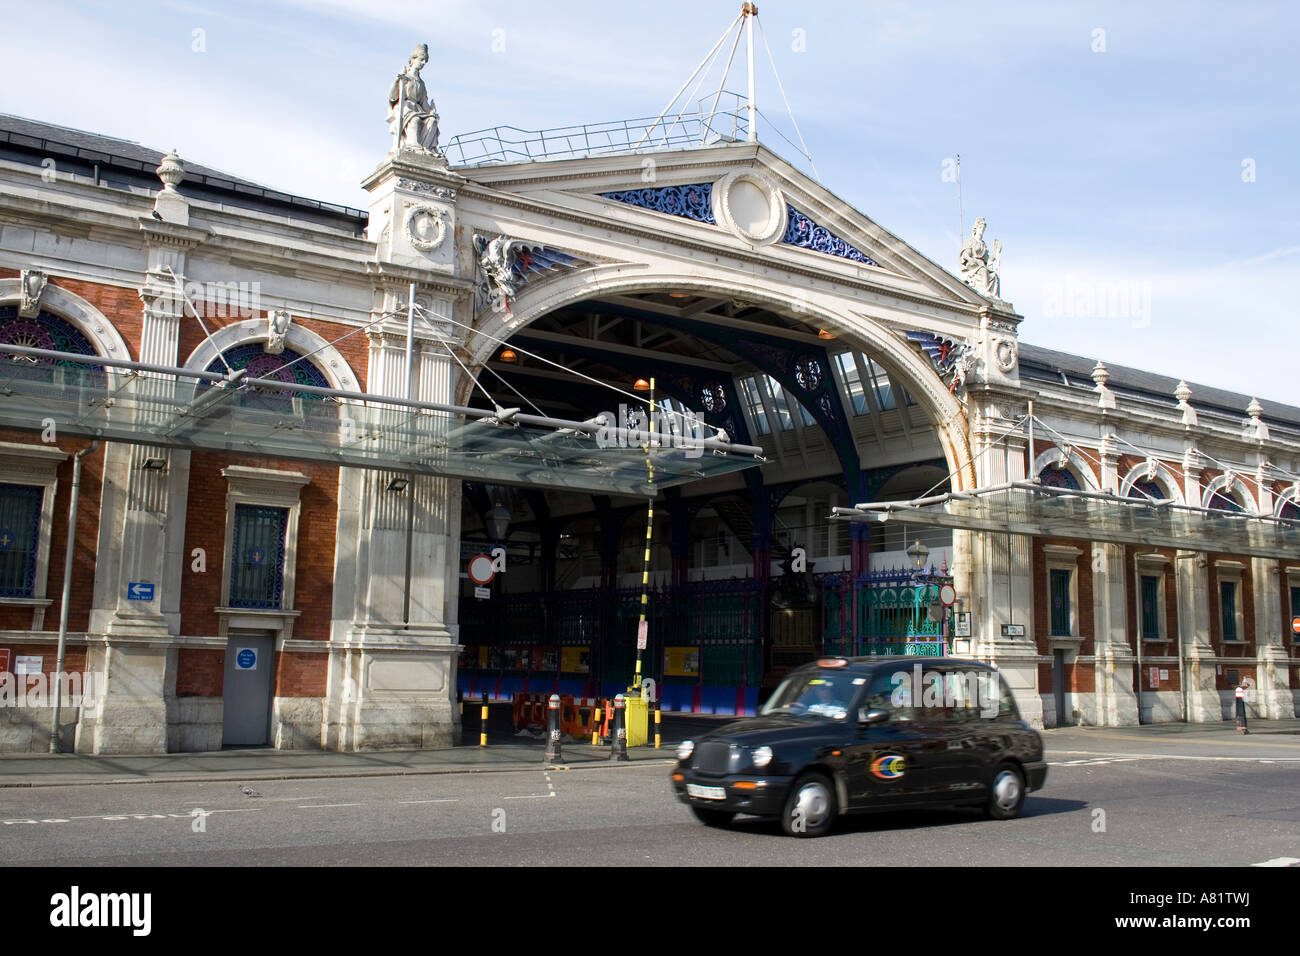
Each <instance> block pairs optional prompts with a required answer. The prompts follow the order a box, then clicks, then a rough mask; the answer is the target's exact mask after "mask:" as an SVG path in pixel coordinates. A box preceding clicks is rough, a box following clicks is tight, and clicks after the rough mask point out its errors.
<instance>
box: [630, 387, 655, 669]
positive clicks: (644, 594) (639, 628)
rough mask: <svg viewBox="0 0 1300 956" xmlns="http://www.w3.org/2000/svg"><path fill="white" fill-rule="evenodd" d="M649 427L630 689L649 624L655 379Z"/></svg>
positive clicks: (647, 638)
mask: <svg viewBox="0 0 1300 956" xmlns="http://www.w3.org/2000/svg"><path fill="white" fill-rule="evenodd" d="M649 420H650V428H649V429H648V431H647V435H648V436H649V438H648V440H647V442H646V444H645V446H644V447H645V471H646V489H647V493H648V500H647V504H646V510H645V555H644V557H643V558H642V559H641V618H640V620H638V621H637V625H636V676H635V677H634V678H633V680H632V689H633V690H640V689H641V652H642V651H643V650H645V647H646V644H647V643H648V642H649V631H650V626H649V624H647V623H646V617H645V614H646V608H647V606H648V605H649V603H650V549H651V547H652V546H653V544H654V531H655V492H654V483H655V466H654V460H653V455H654V451H653V449H654V443H655V380H654V379H653V378H652V379H650V416H649Z"/></svg>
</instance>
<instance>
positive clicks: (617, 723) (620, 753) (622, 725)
mask: <svg viewBox="0 0 1300 956" xmlns="http://www.w3.org/2000/svg"><path fill="white" fill-rule="evenodd" d="M626 706H627V702H626V701H625V700H624V699H623V695H622V694H619V695H618V696H617V697H615V698H614V729H613V732H612V736H613V738H614V740H613V744H614V746H613V747H612V748H610V752H609V759H610V760H630V759H631V758H630V757H628V755H627V715H626V714H625V713H624V708H625V707H626Z"/></svg>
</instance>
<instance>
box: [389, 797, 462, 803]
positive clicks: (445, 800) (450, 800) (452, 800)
mask: <svg viewBox="0 0 1300 956" xmlns="http://www.w3.org/2000/svg"><path fill="white" fill-rule="evenodd" d="M397 802H398V803H399V804H406V803H457V802H458V800H457V798H455V797H443V798H442V799H439V800H399V801H397Z"/></svg>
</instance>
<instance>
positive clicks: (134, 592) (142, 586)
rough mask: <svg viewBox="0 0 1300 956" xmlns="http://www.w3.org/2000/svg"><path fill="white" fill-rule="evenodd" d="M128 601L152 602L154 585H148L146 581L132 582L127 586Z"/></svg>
mask: <svg viewBox="0 0 1300 956" xmlns="http://www.w3.org/2000/svg"><path fill="white" fill-rule="evenodd" d="M126 599H127V600H128V601H152V600H153V585H152V584H146V583H145V582H144V581H132V582H131V583H130V584H128V585H127V586H126Z"/></svg>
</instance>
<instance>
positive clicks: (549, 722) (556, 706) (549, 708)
mask: <svg viewBox="0 0 1300 956" xmlns="http://www.w3.org/2000/svg"><path fill="white" fill-rule="evenodd" d="M563 759H564V758H563V757H562V756H561V755H560V695H559V694H552V695H551V697H550V700H548V701H547V702H546V762H547V763H559V762H560V761H561V760H563Z"/></svg>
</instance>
